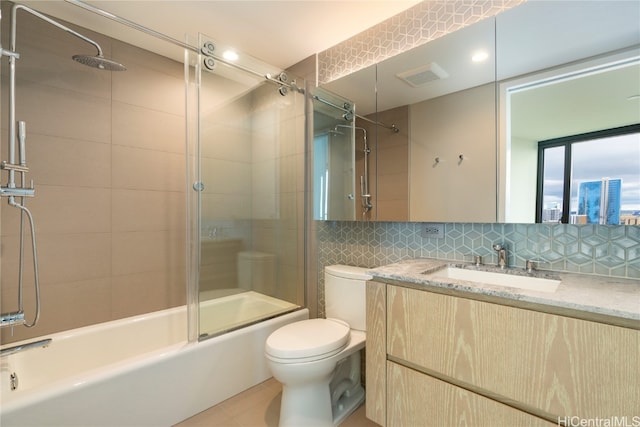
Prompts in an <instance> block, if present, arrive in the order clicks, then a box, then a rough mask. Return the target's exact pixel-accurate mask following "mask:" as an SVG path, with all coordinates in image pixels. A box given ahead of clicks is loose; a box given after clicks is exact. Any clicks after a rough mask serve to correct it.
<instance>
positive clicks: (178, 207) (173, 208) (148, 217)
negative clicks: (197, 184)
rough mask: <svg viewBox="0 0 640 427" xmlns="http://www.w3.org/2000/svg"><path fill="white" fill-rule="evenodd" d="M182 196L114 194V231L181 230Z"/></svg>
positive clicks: (161, 193)
mask: <svg viewBox="0 0 640 427" xmlns="http://www.w3.org/2000/svg"><path fill="white" fill-rule="evenodd" d="M185 197H186V196H185V194H184V193H178V192H169V191H145V190H113V223H112V226H113V231H114V232H120V231H161V230H183V229H184V226H185V221H186V199H185Z"/></svg>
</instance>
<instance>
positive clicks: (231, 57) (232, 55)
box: [222, 50, 238, 61]
mask: <svg viewBox="0 0 640 427" xmlns="http://www.w3.org/2000/svg"><path fill="white" fill-rule="evenodd" d="M222 57H223V58H224V59H226V60H227V61H236V60H237V59H238V54H237V53H236V52H234V51H232V50H225V51H224V53H223V54H222Z"/></svg>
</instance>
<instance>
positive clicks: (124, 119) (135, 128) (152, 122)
mask: <svg viewBox="0 0 640 427" xmlns="http://www.w3.org/2000/svg"><path fill="white" fill-rule="evenodd" d="M184 141H185V119H184V116H183V115H175V114H169V113H165V112H162V111H157V110H152V109H149V108H143V107H138V106H136V105H130V104H124V103H122V102H114V103H113V144H117V145H126V146H128V147H136V148H146V149H149V150H157V151H166V152H170V153H179V154H183V153H184V152H185V143H184Z"/></svg>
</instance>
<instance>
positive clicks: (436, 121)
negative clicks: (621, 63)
mask: <svg viewBox="0 0 640 427" xmlns="http://www.w3.org/2000/svg"><path fill="white" fill-rule="evenodd" d="M639 13H640V6H639V5H638V4H637V3H636V2H624V1H621V2H616V1H614V2H611V1H594V2H562V1H556V2H543V1H529V2H526V3H524V4H522V5H520V6H517V7H515V8H513V9H510V10H508V11H506V12H503V13H501V14H499V15H497V16H496V17H495V19H485V20H483V21H480V22H478V23H475V24H472V25H470V26H468V27H465V28H463V29H461V30H458V31H456V32H454V33H450V34H448V35H445V36H443V37H441V38H438V39H436V40H433V41H431V42H429V43H427V44H425V45H423V46H420V47H418V48H414V49H412V50H410V51H407V52H405V53H402V54H399V55H397V56H394V57H392V58H389V59H387V60H385V61H382V62H380V63H378V64H376V65H373V66H371V67H369V68H367V69H365V70H362V71H360V72H356V73H352V74H350V75H348V76H345V77H342V78H340V79H337V80H335V81H332V82H330V83H328V84H325V85H323V86H322V87H323V88H324V89H327V90H329V91H331V92H333V93H335V94H340V95H341V96H344V98H346V99H349V100H351V101H353V103H354V104H355V106H356V111H358V112H359V115H362V116H365V117H366V118H369V119H371V121H375V122H378V123H381V125H378V126H376V125H373V124H371V123H368V122H363V121H358V118H356V124H355V126H356V127H358V126H359V127H363V128H365V129H367V135H368V139H369V147H370V148H371V150H372V153H371V154H370V157H369V175H370V180H369V182H370V184H369V192H370V193H371V204H372V205H373V208H371V209H370V212H369V213H365V214H363V213H361V212H358V209H359V207H356V211H357V213H356V215H355V217H354V218H353V219H357V220H359V219H367V220H377V221H422V222H495V221H498V222H519V223H532V222H535V221H536V209H537V207H536V198H535V197H533V199H532V198H531V196H530V194H531V192H533V194H534V195H535V194H536V189H537V187H536V182H537V179H536V178H537V170H536V169H535V167H537V166H534V168H533V169H531V167H530V165H532V164H535V165H537V159H538V153H537V150H532V151H531V153H530V155H531V156H533V157H531V158H529V159H528V160H527V162H526V165H527V168H523V167H521V165H519V164H515V163H514V164H512V161H514V162H515V161H516V160H518V159H517V158H512V157H511V154H512V152H511V149H512V148H513V147H515V146H513V147H512V146H511V142H512V141H511V133H510V132H513V131H514V128H515V131H518V125H517V124H515V125H513V126H512V124H511V123H510V122H509V121H510V120H512V118H516V119H517V118H520V119H518V120H520V121H521V122H530V124H529V125H528V126H529V127H530V128H534V129H541V128H543V127H545V126H546V123H545V124H544V126H543V124H541V123H540V121H538V122H536V121H535V120H534V114H533V112H532V111H533V110H535V109H538V110H539V111H542V112H545V111H547V112H548V111H549V106H550V105H560V104H563V103H568V104H569V105H575V104H578V103H580V102H581V101H580V100H581V99H583V98H581V97H576V95H575V93H574V95H569V96H568V98H567V95H566V91H562V90H561V91H557V92H558V93H555V94H554V93H552V92H553V91H551V90H550V89H551V88H550V87H547V91H548V92H550V93H549V94H548V96H550V98H546V100H545V101H543V102H542V103H541V102H540V101H539V100H538V101H534V102H533V103H529V106H528V107H525V106H526V103H525V99H524V98H525V97H524V96H523V94H521V95H520V96H523V97H522V99H521V100H519V101H518V102H513V105H507V97H506V95H505V93H506V89H505V88H506V87H511V86H513V84H514V82H515V83H518V84H522V79H524V78H525V77H530V76H532V75H534V74H538V73H548V72H553V71H554V70H559V69H560V68H563V67H566V66H572V67H574V70H573V71H577V70H578V69H580V67H581V65H580V63H584V64H583V65H582V68H588V67H592V66H593V60H594V58H602V57H605V56H611V55H619V54H620V53H621V52H622V53H624V54H629V52H630V54H629V55H630V56H631V57H633V55H635V53H634V49H635V51H636V52H637V49H638V45H639V43H640V28H639V26H638V23H637V19H636V17H637V16H638V14H639ZM594 28H598V30H597V31H594ZM481 50H484V51H485V55H488V56H487V58H486V59H485V62H471V61H469V62H465V61H468V59H469V58H471V56H473V54H476V53H480V52H479V51H481ZM629 55H628V56H629ZM614 59H615V60H618V59H620V57H616V58H614ZM636 70H637V69H636ZM573 71H572V72H573ZM634 72H635V71H634V69H633V68H627V69H626V73H627V75H628V76H631V77H633V73H634ZM362 75H367V77H368V78H367V79H362V78H361V77H362ZM372 75H374V76H375V77H374V79H373V81H371V79H372V77H371V76H372ZM606 75H607V74H606V73H601V75H599V76H598V77H599V78H600V81H598V82H597V83H596V82H595V81H593V80H590V79H585V80H584V81H583V82H582V83H584V85H583V87H582V89H581V93H583V94H586V93H591V92H593V91H592V89H594V88H598V87H600V86H599V85H603V84H605V83H604V82H603V81H602V80H606V79H607V77H606ZM545 78H548V76H546V75H542V76H541V77H539V78H538V80H544V79H545ZM612 80H613V81H616V82H618V83H619V82H620V78H619V77H613V79H612ZM626 81H627V82H628V85H627V87H626V89H622V88H619V89H617V90H616V93H620V91H624V92H625V93H628V95H627V96H626V97H625V102H626V104H625V107H627V113H625V114H626V116H625V117H627V118H628V117H635V118H636V119H635V122H636V123H637V122H638V121H639V120H638V117H640V101H639V100H637V99H636V98H637V97H635V98H634V95H637V94H640V87H639V85H640V83H639V82H640V80H639V79H637V78H636V79H635V80H634V79H633V78H629V79H627V80H626ZM505 83H510V84H511V86H509V85H506V84H505ZM547 86H549V85H547ZM555 86H556V87H555V88H558V89H561V88H562V86H561V85H555ZM555 88H554V89H555ZM600 92H605V93H607V92H608V93H612V91H610V90H604V91H600ZM532 94H534V92H530V94H529V95H532ZM560 96H564V101H562V99H561V98H559V97H560ZM627 98H630V99H629V100H628V101H627ZM634 99H635V100H634ZM514 100H517V98H514ZM606 102H607V101H604V100H602V101H591V102H590V103H591V104H593V103H595V104H597V105H600V106H602V105H605V103H606ZM584 104H585V105H588V103H586V102H584ZM519 105H520V106H522V108H527V109H526V110H525V109H521V110H520V111H513V110H509V108H511V107H513V108H521V107H519ZM570 110H571V109H570ZM573 110H575V109H573ZM507 111H509V114H507ZM579 116H580V118H581V119H582V121H583V122H584V123H589V124H593V123H594V121H593V120H592V119H591V118H589V115H587V114H581V115H579ZM557 119H558V120H557V121H559V122H565V123H568V122H570V121H571V122H574V121H579V120H575V118H574V119H571V118H569V117H564V118H563V117H560V116H557ZM623 121H624V124H622V125H627V124H630V123H628V122H629V121H631V122H633V121H634V120H633V119H630V120H626V119H625V120H623ZM389 125H397V129H399V132H393V131H391V130H389V127H388V126H389ZM610 125H611V124H610V123H603V124H602V126H604V127H609V126H610ZM569 130H570V133H573V132H578V133H580V132H582V131H580V130H578V128H572V129H565V131H564V132H562V133H566V131H569ZM589 131H591V130H589ZM547 136H548V135H546V134H545V135H542V136H540V135H535V136H533V139H535V145H536V146H537V143H538V141H540V140H541V139H539V138H544V139H548V138H547ZM563 136H568V135H563ZM553 137H556V136H555V135H554V136H553ZM638 143H639V144H640V142H638ZM357 150H358V148H357V134H356V155H355V158H356V160H355V171H356V174H355V175H357V174H358V171H359V170H361V167H360V166H359V160H358V157H359V156H358V151H357ZM621 150H624V149H623V148H621ZM534 152H535V153H534ZM520 154H521V155H522V153H520ZM532 159H533V160H532ZM519 161H522V156H521V157H520V158H519ZM513 172H519V173H513ZM353 179H354V183H355V184H354V187H357V186H358V182H357V181H358V179H359V177H358V176H354V178H353ZM625 181H626V182H627V184H626V185H627V187H629V188H630V184H631V183H630V182H629V178H627V179H623V181H622V182H623V184H624V183H625ZM525 188H526V190H525ZM524 195H527V196H526V197H527V204H528V208H527V211H526V214H523V215H521V214H519V213H518V212H516V211H509V209H507V206H516V205H518V206H520V202H519V201H518V197H524ZM637 195H638V193H636V197H637ZM531 200H533V201H532V202H531ZM638 204H640V202H638ZM633 206H634V203H633V202H631V203H628V207H630V208H631V209H633ZM638 208H640V206H638ZM327 219H332V218H327ZM576 222H579V221H576Z"/></svg>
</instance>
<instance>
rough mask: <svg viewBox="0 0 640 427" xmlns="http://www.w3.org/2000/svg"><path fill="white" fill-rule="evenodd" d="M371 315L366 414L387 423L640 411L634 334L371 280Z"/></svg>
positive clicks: (639, 348) (523, 421)
mask: <svg viewBox="0 0 640 427" xmlns="http://www.w3.org/2000/svg"><path fill="white" fill-rule="evenodd" d="M367 310H368V311H367V366H366V374H367V379H366V380H367V417H369V418H370V419H372V420H373V421H375V422H377V423H378V424H381V425H383V426H393V425H425V426H426V425H447V424H452V425H453V424H455V425H457V424H459V423H460V422H461V420H466V421H465V422H466V423H467V424H468V425H518V426H520V425H536V426H537V425H558V419H560V420H562V419H565V417H567V418H566V419H568V418H569V417H579V418H580V419H595V418H600V419H605V418H606V419H611V418H612V417H618V418H619V419H622V417H625V416H626V417H627V418H626V421H627V422H632V421H633V420H634V419H637V418H634V416H635V417H637V416H638V415H640V387H638V383H639V381H640V331H638V330H635V329H630V328H623V327H619V326H612V325H607V324H603V323H597V322H592V321H587V320H580V319H575V318H570V317H564V316H559V315H555V314H548V313H543V312H538V311H533V310H528V309H522V308H516V307H512V306H506V305H501V304H496V303H492V302H485V301H479V300H473V299H468V298H465V297H461V296H454V295H447V294H441V293H434V292H431V291H426V290H421V289H420V290H418V289H412V288H407V287H402V286H397V285H388V284H384V283H381V282H376V281H371V282H369V283H368V284H367ZM470 420H472V421H470Z"/></svg>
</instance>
